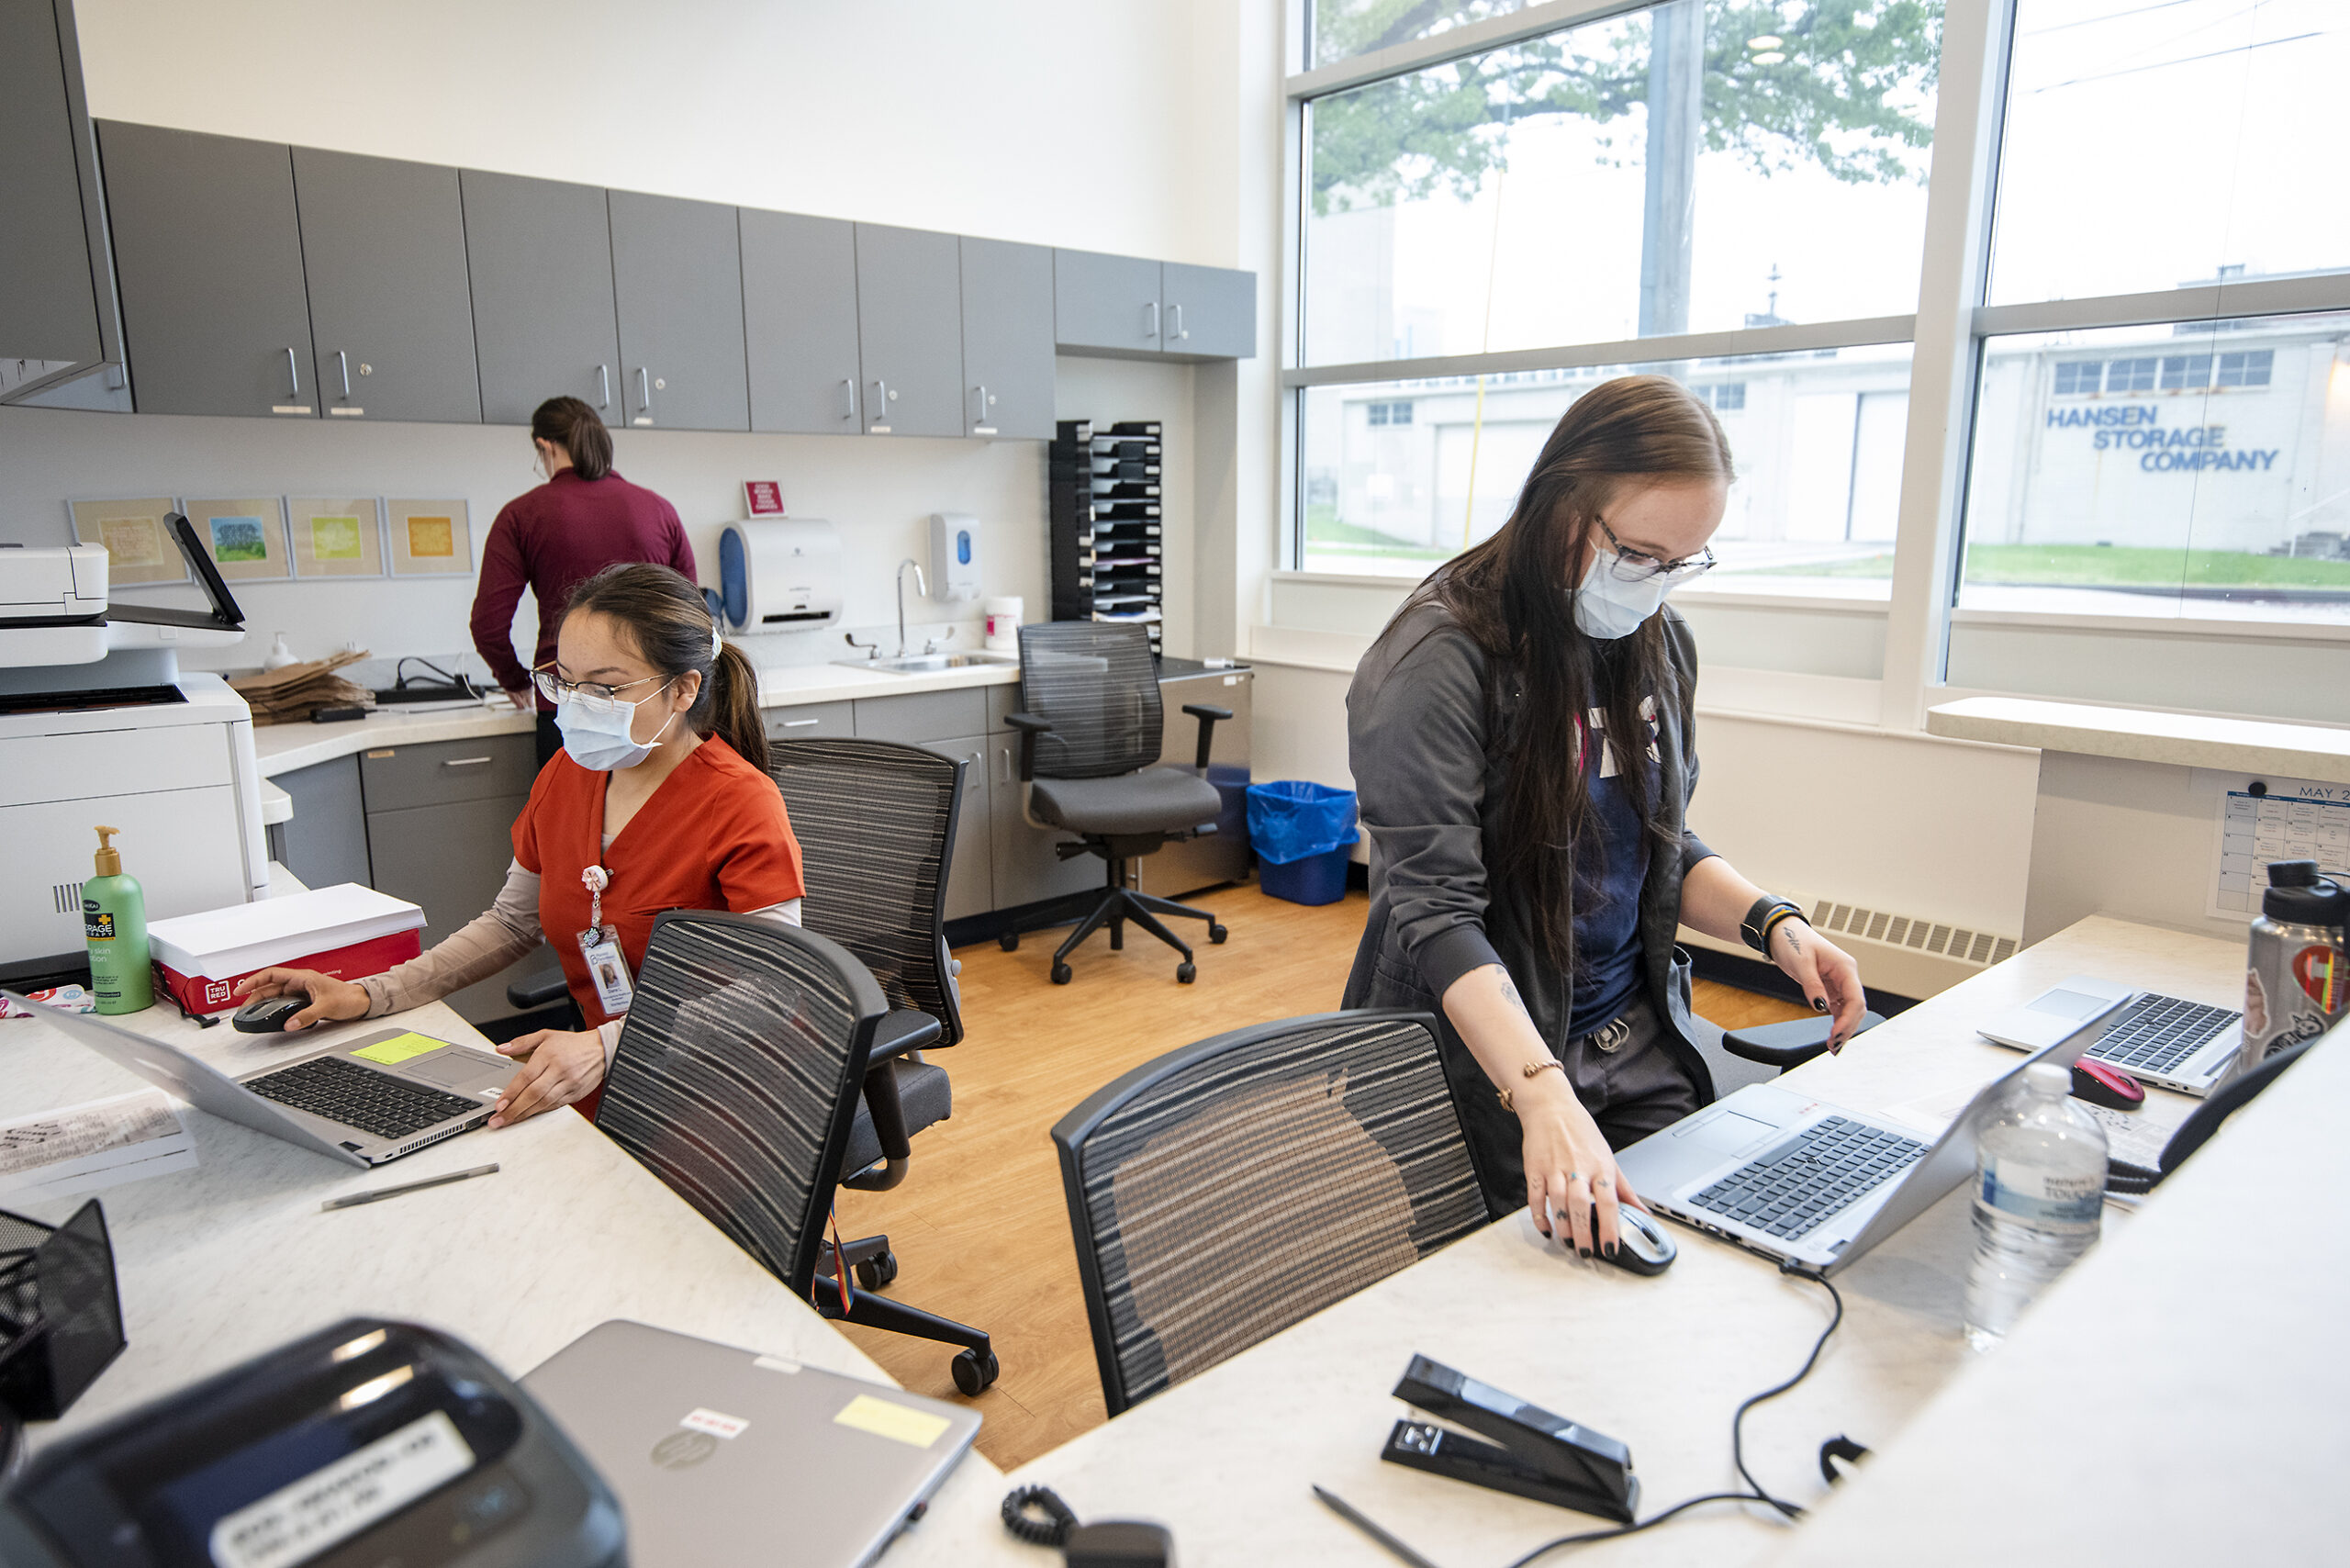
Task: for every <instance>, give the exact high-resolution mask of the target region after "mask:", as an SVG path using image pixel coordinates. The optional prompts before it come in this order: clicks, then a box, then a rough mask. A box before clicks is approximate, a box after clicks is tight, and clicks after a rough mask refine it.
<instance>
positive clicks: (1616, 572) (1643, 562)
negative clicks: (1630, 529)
mask: <svg viewBox="0 0 2350 1568" xmlns="http://www.w3.org/2000/svg"><path fill="white" fill-rule="evenodd" d="M1591 521H1594V522H1595V523H1597V524H1599V532H1602V533H1604V534H1606V535H1607V543H1608V546H1609V548H1610V550H1611V551H1612V554H1610V555H1609V557H1608V562H1607V571H1608V575H1609V576H1611V577H1615V578H1616V579H1617V581H1618V582H1627V583H1645V582H1653V581H1655V580H1656V579H1657V578H1659V577H1662V578H1663V579H1664V586H1665V587H1667V588H1677V587H1679V586H1680V585H1681V584H1683V583H1685V582H1688V581H1689V580H1690V579H1692V578H1693V577H1703V576H1705V575H1706V574H1707V572H1709V571H1711V570H1713V568H1714V566H1715V565H1716V563H1715V560H1714V553H1713V551H1712V549H1711V548H1710V547H1708V548H1707V549H1703V550H1700V551H1698V552H1697V553H1696V554H1695V555H1684V556H1682V557H1681V559H1679V560H1678V561H1660V560H1658V559H1657V558H1656V557H1655V556H1653V555H1651V554H1649V553H1648V552H1647V551H1645V550H1635V549H1633V548H1631V547H1630V546H1629V545H1628V544H1626V543H1624V542H1623V541H1622V540H1620V539H1618V538H1617V537H1616V531H1615V530H1614V529H1612V528H1610V527H1608V526H1607V520H1606V518H1604V517H1594V518H1593V519H1592V520H1591Z"/></svg>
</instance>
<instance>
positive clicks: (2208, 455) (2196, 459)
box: [2047, 403, 2283, 474]
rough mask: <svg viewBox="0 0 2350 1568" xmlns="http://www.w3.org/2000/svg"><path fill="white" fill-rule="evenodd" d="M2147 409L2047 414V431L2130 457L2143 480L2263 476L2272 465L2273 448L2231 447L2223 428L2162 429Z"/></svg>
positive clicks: (2129, 406) (2109, 407) (2154, 410)
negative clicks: (2068, 433)
mask: <svg viewBox="0 0 2350 1568" xmlns="http://www.w3.org/2000/svg"><path fill="white" fill-rule="evenodd" d="M2162 413H2163V410H2162V409H2161V408H2160V407H2159V406H2158V405H2156V404H2153V403H2106V404H2101V405H2098V406H2097V407H2093V408H2072V409H2049V410H2048V412H2047V420H2048V428H2049V429H2051V430H2078V431H2081V432H2082V434H2083V435H2084V436H2085V437H2086V438H2087V442H2089V444H2090V448H2091V450H2093V451H2097V452H2122V453H2135V454H2137V457H2138V466H2139V467H2140V468H2142V469H2143V470H2144V471H2145V472H2147V473H2149V474H2201V473H2210V472H2221V473H2226V472H2229V471H2232V470H2244V469H2250V470H2255V471H2265V470H2266V469H2270V468H2274V467H2275V466H2276V465H2277V458H2278V456H2280V455H2281V454H2282V451H2283V449H2282V448H2279V447H2273V446H2272V447H2232V446H2230V445H2229V444H2228V427H2227V426H2225V425H2207V424H2172V425H2167V426H2166V425H2165V424H2164V423H2163V420H2162Z"/></svg>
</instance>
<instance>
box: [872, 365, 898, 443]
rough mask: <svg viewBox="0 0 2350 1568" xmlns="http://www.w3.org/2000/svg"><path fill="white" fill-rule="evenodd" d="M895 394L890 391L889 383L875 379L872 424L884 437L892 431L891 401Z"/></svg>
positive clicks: (878, 378)
mask: <svg viewBox="0 0 2350 1568" xmlns="http://www.w3.org/2000/svg"><path fill="white" fill-rule="evenodd" d="M893 396H895V394H893V393H892V392H891V391H890V384H889V383H888V382H886V381H884V380H882V379H881V378H880V377H878V376H876V377H874V381H873V416H872V420H871V421H870V422H871V424H872V426H873V428H874V429H875V430H878V431H881V432H882V433H883V434H884V435H887V434H888V433H889V431H890V398H892V397H893Z"/></svg>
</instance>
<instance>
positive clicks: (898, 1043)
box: [867, 1007, 946, 1065]
mask: <svg viewBox="0 0 2350 1568" xmlns="http://www.w3.org/2000/svg"><path fill="white" fill-rule="evenodd" d="M945 1033H946V1029H945V1028H944V1027H943V1026H942V1025H940V1024H939V1022H938V1020H937V1019H935V1018H933V1017H932V1016H931V1015H930V1014H927V1013H917V1012H915V1011H914V1010H913V1009H912V1008H911V1007H901V1008H899V1009H898V1010H897V1011H895V1012H894V1013H890V1014H884V1015H883V1017H882V1019H881V1023H880V1025H879V1027H878V1028H876V1029H875V1030H874V1031H873V1054H872V1056H871V1057H869V1058H867V1060H869V1061H872V1062H874V1063H876V1064H877V1065H878V1063H881V1062H884V1061H887V1060H889V1059H890V1058H891V1057H900V1056H904V1055H905V1054H906V1053H907V1052H909V1051H919V1050H925V1049H927V1048H929V1047H932V1046H934V1045H936V1044H938V1038H939V1036H941V1035H944V1034H945Z"/></svg>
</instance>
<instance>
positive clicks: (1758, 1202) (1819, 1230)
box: [1616, 1024, 2097, 1274]
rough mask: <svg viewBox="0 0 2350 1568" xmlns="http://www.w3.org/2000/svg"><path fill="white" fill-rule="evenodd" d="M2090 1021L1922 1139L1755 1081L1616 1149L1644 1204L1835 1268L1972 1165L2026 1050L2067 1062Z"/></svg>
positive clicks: (1816, 1266)
mask: <svg viewBox="0 0 2350 1568" xmlns="http://www.w3.org/2000/svg"><path fill="white" fill-rule="evenodd" d="M2096 1033H2097V1026H2096V1025H2094V1024H2089V1025H2076V1028H2075V1030H2074V1032H2073V1033H2072V1034H2071V1035H2068V1036H2065V1038H2064V1039H2061V1040H2058V1041H2056V1042H2054V1043H2053V1044H2051V1045H2047V1046H2043V1047H2041V1048H2040V1049H2039V1050H2036V1051H2034V1052H2032V1053H2031V1056H2029V1057H2027V1058H2024V1059H2023V1060H2022V1061H2020V1062H2018V1063H2017V1064H2016V1065H2015V1066H2013V1067H2012V1068H2009V1070H2007V1071H2005V1072H2003V1073H2001V1074H2000V1075H1999V1076H1998V1077H1997V1078H1995V1079H1993V1080H1992V1081H1990V1082H1988V1083H1986V1084H1985V1085H1984V1086H1983V1087H1982V1088H1981V1089H1980V1090H1979V1091H1977V1092H1976V1093H1975V1098H1974V1099H1973V1100H1971V1101H1969V1102H1968V1103H1967V1105H1966V1108H1965V1109H1964V1110H1963V1111H1961V1112H1960V1113H1959V1114H1957V1115H1956V1116H1954V1117H1953V1118H1952V1120H1951V1124H1950V1126H1947V1127H1945V1128H1943V1129H1942V1136H1941V1137H1937V1138H1935V1139H1934V1140H1933V1141H1932V1142H1931V1143H1930V1144H1929V1143H1926V1142H1924V1141H1922V1140H1920V1139H1919V1137H1917V1136H1916V1135H1915V1134H1913V1133H1911V1132H1909V1131H1908V1130H1907V1129H1905V1128H1903V1127H1901V1126H1898V1125H1897V1124H1896V1123H1893V1122H1891V1121H1887V1120H1885V1119H1882V1118H1879V1117H1876V1116H1873V1115H1868V1114H1863V1113H1862V1112H1858V1111H1848V1110H1846V1109H1845V1108H1844V1107H1842V1106H1841V1105H1836V1104H1831V1103H1829V1102H1827V1101H1824V1100H1814V1099H1810V1098H1808V1097H1807V1096H1805V1095H1802V1094H1798V1093H1796V1092H1794V1091H1792V1090H1786V1089H1782V1088H1780V1087H1778V1086H1777V1085H1776V1084H1772V1083H1755V1084H1750V1085H1748V1086H1747V1087H1746V1088H1744V1089H1741V1090H1740V1091H1739V1092H1737V1093H1735V1094H1732V1095H1731V1096H1729V1098H1728V1099H1726V1100H1721V1101H1718V1102H1716V1103H1714V1104H1711V1105H1708V1106H1707V1107H1706V1108H1705V1109H1704V1110H1702V1111H1699V1112H1697V1113H1696V1114H1694V1115H1689V1116H1684V1117H1683V1118H1682V1119H1681V1120H1680V1121H1678V1122H1675V1123H1673V1126H1669V1127H1666V1128H1664V1129H1662V1131H1659V1132H1654V1133H1651V1134H1650V1135H1649V1136H1648V1137H1644V1138H1642V1139H1641V1140H1640V1141H1639V1142H1638V1143H1636V1144H1634V1145H1633V1146H1632V1147H1631V1148H1628V1149H1626V1150H1625V1151H1624V1152H1623V1153H1621V1154H1619V1155H1617V1157H1616V1163H1617V1168H1618V1169H1620V1170H1622V1171H1623V1173H1624V1177H1625V1180H1627V1181H1628V1182H1631V1184H1632V1190H1633V1191H1634V1192H1636V1193H1639V1195H1640V1197H1641V1199H1642V1200H1643V1201H1644V1202H1646V1203H1647V1204H1648V1205H1649V1207H1651V1208H1652V1209H1654V1210H1656V1211H1657V1212H1658V1213H1659V1214H1662V1215H1670V1216H1671V1217H1673V1218H1674V1219H1677V1220H1679V1221H1681V1222H1682V1223H1683V1224H1684V1225H1689V1226H1695V1227H1696V1228H1697V1229H1699V1230H1705V1231H1710V1232H1712V1233H1713V1234H1714V1235H1716V1236H1719V1237H1722V1238H1726V1239H1728V1240H1730V1241H1735V1242H1737V1243H1738V1244H1739V1245H1740V1247H1744V1248H1746V1249H1749V1250H1751V1251H1755V1252H1760V1253H1762V1255H1763V1256H1764V1257H1766V1258H1770V1259H1774V1260H1778V1261H1781V1262H1786V1261H1789V1260H1792V1261H1794V1262H1796V1263H1799V1264H1802V1265H1803V1266H1804V1267H1806V1268H1808V1269H1813V1270H1817V1271H1819V1272H1821V1273H1827V1274H1833V1273H1836V1272H1838V1271H1841V1270H1842V1269H1843V1268H1844V1267H1845V1265H1847V1264H1849V1263H1851V1262H1852V1260H1855V1259H1857V1258H1859V1257H1860V1256H1861V1255H1862V1254H1863V1253H1864V1252H1866V1251H1867V1250H1868V1249H1870V1248H1872V1247H1874V1246H1875V1245H1876V1244H1877V1243H1878V1242H1880V1241H1883V1240H1884V1239H1885V1238H1886V1237H1888V1236H1891V1235H1892V1234H1893V1233H1894V1232H1895V1231H1897V1230H1899V1229H1900V1228H1901V1227H1902V1226H1905V1225H1908V1223H1909V1222H1910V1221H1911V1220H1913V1219H1916V1218H1917V1217H1918V1216H1919V1215H1921V1214H1923V1213H1925V1212H1926V1211H1927V1210H1928V1209H1930V1208H1931V1207H1933V1205H1934V1204H1937V1203H1939V1202H1941V1201H1942V1196H1943V1194H1944V1193H1948V1192H1949V1191H1950V1190H1951V1189H1952V1188H1953V1187H1955V1186H1957V1185H1958V1184H1959V1183H1960V1182H1964V1181H1965V1180H1966V1179H1967V1178H1968V1177H1969V1176H1971V1175H1972V1174H1973V1173H1974V1170H1975V1123H1976V1121H1977V1119H1978V1118H1980V1117H1981V1116H1982V1115H1983V1114H1984V1112H1985V1110H1986V1108H1987V1107H1989V1106H1991V1105H1992V1104H1995V1103H1997V1100H1998V1098H1999V1096H2000V1095H2001V1094H2002V1093H2004V1092H2006V1090H2007V1087H2008V1085H2009V1083H2011V1082H2012V1081H2014V1080H2015V1076H2016V1074H2018V1073H2020V1072H2021V1071H2022V1070H2024V1069H2025V1068H2027V1067H2030V1066H2031V1064H2032V1063H2033V1062H2036V1061H2053V1062H2054V1063H2056V1064H2057V1065H2058V1066H2059V1067H2067V1068H2069V1067H2071V1066H2072V1065H2073V1063H2074V1061H2075V1060H2076V1058H2078V1057H2079V1056H2080V1055H2081V1052H2082V1051H2083V1050H2084V1049H2085V1048H2086V1047H2087V1046H2088V1044H2089V1043H2090V1041H2091V1040H2092V1039H2094V1038H2095V1036H2096Z"/></svg>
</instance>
